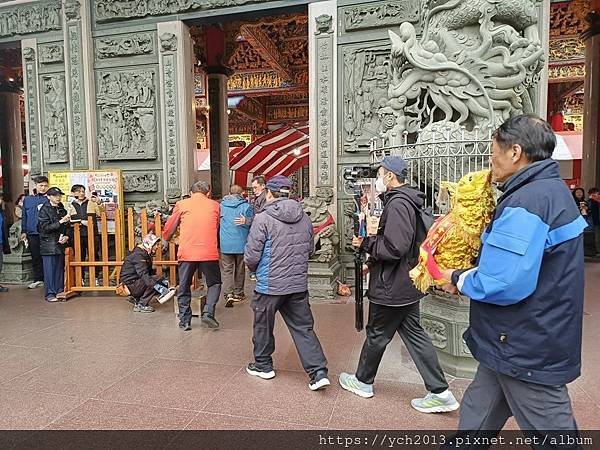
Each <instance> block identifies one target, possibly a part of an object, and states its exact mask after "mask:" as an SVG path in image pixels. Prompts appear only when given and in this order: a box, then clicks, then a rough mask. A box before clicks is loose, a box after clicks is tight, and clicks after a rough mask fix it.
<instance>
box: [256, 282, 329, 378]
mask: <svg viewBox="0 0 600 450" xmlns="http://www.w3.org/2000/svg"><path fill="white" fill-rule="evenodd" d="M250 306H251V308H252V310H253V311H254V327H253V336H252V342H253V344H254V360H255V363H256V366H257V367H258V368H260V369H262V370H271V369H272V368H273V358H272V357H271V355H272V354H273V352H274V351H275V337H274V336H273V328H274V327H275V313H276V312H277V311H279V313H280V314H281V317H283V320H284V322H285V324H286V325H287V327H288V330H289V331H290V334H291V335H292V339H293V340H294V344H295V345H296V350H297V351H298V356H300V362H301V363H302V367H304V370H305V371H306V373H308V374H309V375H311V374H313V373H315V372H318V371H321V370H324V371H327V359H325V355H324V354H323V349H322V348H321V343H320V342H319V339H318V338H317V335H316V334H315V332H314V330H313V326H314V319H313V315H312V311H311V310H310V304H309V303H308V291H307V292H299V293H297V294H289V295H265V294H259V293H258V292H254V297H253V299H252V304H251V305H250Z"/></svg>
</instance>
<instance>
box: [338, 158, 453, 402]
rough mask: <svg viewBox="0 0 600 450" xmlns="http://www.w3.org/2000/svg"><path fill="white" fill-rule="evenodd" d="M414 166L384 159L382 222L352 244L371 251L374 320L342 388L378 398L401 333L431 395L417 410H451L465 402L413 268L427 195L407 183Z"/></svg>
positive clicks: (370, 294)
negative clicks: (378, 382) (442, 355)
mask: <svg viewBox="0 0 600 450" xmlns="http://www.w3.org/2000/svg"><path fill="white" fill-rule="evenodd" d="M407 176H408V167H407V165H406V162H405V161H404V160H403V159H402V158H399V157H396V156H390V157H386V158H384V159H383V160H382V161H381V167H380V168H379V171H378V178H377V182H376V188H377V190H378V191H379V192H381V195H380V198H381V199H382V201H383V204H384V208H383V213H382V215H381V218H380V220H379V224H378V226H373V225H372V224H371V225H369V226H367V237H366V238H362V237H354V239H353V240H352V245H353V246H355V247H360V248H361V249H362V250H364V252H365V253H368V254H369V260H368V261H367V266H368V267H369V271H370V274H371V275H370V277H369V291H368V297H369V320H368V323H367V330H366V331H367V338H366V340H365V343H364V344H363V348H362V351H361V354H360V358H359V361H358V368H357V370H356V374H347V373H342V374H340V384H341V386H342V387H343V388H344V389H346V390H348V391H350V392H353V393H354V394H356V395H358V396H360V397H364V398H369V397H372V396H373V382H374V381H375V375H376V374H377V369H378V367H379V363H380V362H381V358H382V357H383V353H384V352H385V349H386V347H387V345H388V344H389V343H390V342H391V340H392V338H393V337H394V334H396V332H397V333H398V334H399V335H400V337H401V338H402V341H403V342H404V344H405V345H406V348H407V349H408V351H409V353H410V355H411V357H412V358H413V361H414V362H415V364H416V366H417V369H418V371H419V373H420V374H421V377H422V378H423V381H424V382H425V387H426V388H427V390H428V391H429V393H428V394H427V395H426V396H425V397H424V398H419V399H414V400H412V402H411V404H412V406H413V408H415V409H416V410H418V411H420V412H424V413H434V412H449V411H454V410H456V409H458V407H459V403H458V402H457V401H456V399H455V398H454V395H452V393H451V392H450V391H449V390H448V382H447V381H446V378H445V376H444V372H443V371H442V368H441V367H440V364H439V361H438V358H437V354H436V353H435V349H434V348H433V344H432V342H431V338H430V337H429V336H428V335H427V333H426V332H425V330H423V327H422V326H421V322H420V311H419V301H420V300H421V298H422V297H423V294H422V293H421V292H419V291H418V290H417V289H416V288H415V287H414V285H413V283H412V281H411V279H410V277H409V275H408V272H409V271H410V270H411V269H412V268H413V267H414V265H415V263H416V255H418V243H417V242H416V235H417V226H423V225H422V224H420V220H421V219H420V216H419V213H418V212H417V208H418V209H420V208H421V207H422V206H423V203H424V202H423V200H424V194H423V193H421V192H420V191H418V190H416V189H413V188H411V187H409V186H408V185H407V183H406V179H407Z"/></svg>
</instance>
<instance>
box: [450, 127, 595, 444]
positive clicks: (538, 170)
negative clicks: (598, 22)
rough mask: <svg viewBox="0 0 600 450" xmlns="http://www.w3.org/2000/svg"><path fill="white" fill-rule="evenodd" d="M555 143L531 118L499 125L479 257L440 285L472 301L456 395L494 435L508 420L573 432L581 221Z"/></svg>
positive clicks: (468, 414) (478, 425)
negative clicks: (467, 376)
mask: <svg viewBox="0 0 600 450" xmlns="http://www.w3.org/2000/svg"><path fill="white" fill-rule="evenodd" d="M555 145H556V138H555V136H554V132H553V131H552V128H551V127H550V125H549V124H548V123H547V122H545V121H543V120H542V119H540V118H538V117H536V116H533V115H521V116H516V117H513V118H511V119H509V120H507V121H506V122H505V123H503V124H502V125H501V126H500V127H499V128H498V130H496V132H495V134H494V138H493V141H492V174H493V177H494V181H496V182H498V183H500V186H499V188H500V190H501V191H502V196H501V197H500V198H499V200H498V205H497V207H496V210H495V212H494V216H493V219H492V222H491V223H490V225H489V226H488V228H487V229H486V230H485V232H484V233H483V236H482V248H481V252H480V257H479V261H478V262H477V265H476V267H474V268H472V269H468V270H446V271H444V277H445V278H446V279H447V280H452V285H453V286H450V285H448V286H446V289H447V290H449V291H452V290H454V289H458V291H460V292H461V293H463V294H465V295H467V296H469V297H470V298H471V300H472V301H471V312H470V323H469V328H468V329H467V331H466V332H465V334H464V339H465V341H466V343H467V345H468V347H469V349H470V351H471V353H472V354H473V357H474V358H475V359H476V360H477V361H478V362H479V368H478V370H477V374H476V375H475V379H474V380H473V382H472V383H471V385H470V386H469V387H468V388H467V390H466V392H465V394H464V397H463V400H462V407H461V413H460V423H459V429H460V430H463V431H464V432H466V430H470V431H471V432H473V431H474V430H478V431H479V430H493V431H488V433H489V432H492V433H493V434H496V433H497V432H498V431H499V430H501V429H502V427H503V426H504V424H505V422H506V420H507V419H508V418H509V417H511V416H514V417H515V419H516V421H517V423H518V424H519V426H520V427H521V429H522V430H530V431H527V433H532V434H534V435H536V434H537V432H538V431H540V430H553V431H561V430H576V428H577V425H576V423H575V419H574V417H573V410H572V408H571V401H570V398H569V394H568V392H567V387H566V384H567V383H570V382H571V381H573V380H575V379H576V378H577V377H578V376H579V375H580V370H581V329H582V319H583V283H584V267H583V235H582V233H583V230H584V228H585V227H586V225H587V224H586V221H585V220H584V219H583V217H582V216H581V214H580V213H579V209H578V208H577V205H575V203H574V202H573V198H572V197H571V193H570V192H569V189H568V188H567V186H566V185H565V183H564V182H563V181H562V180H561V178H560V174H559V169H558V163H556V161H553V160H552V159H550V158H551V156H552V152H553V151H554V147H555ZM531 430H534V431H531ZM538 437H540V436H538Z"/></svg>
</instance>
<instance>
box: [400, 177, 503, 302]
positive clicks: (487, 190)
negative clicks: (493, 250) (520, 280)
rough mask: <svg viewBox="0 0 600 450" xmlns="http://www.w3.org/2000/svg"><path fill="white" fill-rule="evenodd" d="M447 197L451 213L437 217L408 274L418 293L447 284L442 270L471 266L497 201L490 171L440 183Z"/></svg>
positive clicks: (475, 258)
mask: <svg viewBox="0 0 600 450" xmlns="http://www.w3.org/2000/svg"><path fill="white" fill-rule="evenodd" d="M441 188H442V189H445V190H447V192H448V195H449V197H450V211H449V212H448V214H446V215H445V216H441V217H440V218H438V219H437V220H436V221H435V223H434V224H433V226H432V227H431V229H430V230H429V232H428V233H427V237H426V238H425V241H424V242H423V244H421V248H420V249H419V262H418V264H417V266H416V267H415V268H414V269H412V270H411V271H410V277H411V279H412V280H413V283H414V285H415V286H416V287H417V289H419V290H420V291H421V292H427V290H428V289H429V288H430V287H432V286H438V285H442V284H444V283H448V282H449V281H450V280H444V279H443V277H442V275H441V270H443V269H468V268H471V267H473V266H474V264H475V261H476V260H477V256H478V255H479V249H480V247H481V233H483V230H484V229H485V228H486V226H487V225H488V224H489V223H490V220H491V218H492V214H493V211H494V208H495V206H496V201H495V198H494V191H493V187H492V176H491V171H489V170H481V171H479V172H470V173H468V174H467V175H465V176H463V177H462V178H461V179H460V181H459V182H458V183H450V182H443V183H442V184H441Z"/></svg>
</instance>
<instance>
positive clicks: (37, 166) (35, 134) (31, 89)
mask: <svg viewBox="0 0 600 450" xmlns="http://www.w3.org/2000/svg"><path fill="white" fill-rule="evenodd" d="M22 53H23V59H24V63H25V67H24V74H23V77H24V78H25V80H26V86H27V88H26V89H27V90H26V91H25V102H26V104H27V122H26V126H27V130H28V132H29V133H28V136H27V137H28V142H27V145H28V146H29V154H30V157H31V160H30V163H29V164H30V167H31V170H30V173H31V175H34V176H35V175H40V174H41V173H42V167H41V158H40V156H41V155H40V149H39V146H38V145H39V144H38V139H39V131H40V130H39V125H38V114H37V111H38V108H37V94H38V87H37V79H38V78H37V66H36V63H35V50H34V49H33V48H31V47H24V48H23V50H22Z"/></svg>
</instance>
